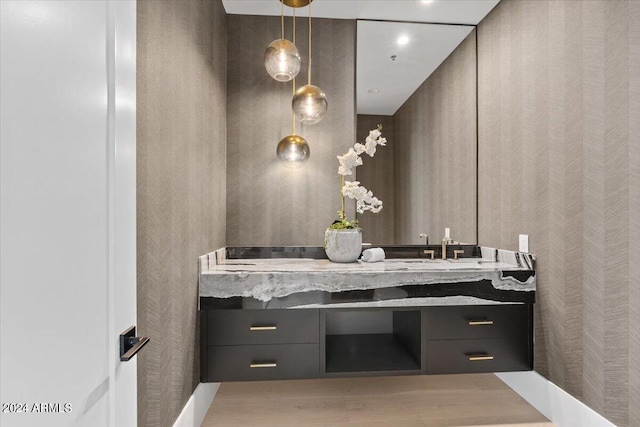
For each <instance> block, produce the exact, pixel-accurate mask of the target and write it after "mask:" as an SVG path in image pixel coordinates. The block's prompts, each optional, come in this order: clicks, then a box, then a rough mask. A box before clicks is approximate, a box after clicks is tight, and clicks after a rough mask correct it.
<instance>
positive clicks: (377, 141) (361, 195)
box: [337, 125, 387, 228]
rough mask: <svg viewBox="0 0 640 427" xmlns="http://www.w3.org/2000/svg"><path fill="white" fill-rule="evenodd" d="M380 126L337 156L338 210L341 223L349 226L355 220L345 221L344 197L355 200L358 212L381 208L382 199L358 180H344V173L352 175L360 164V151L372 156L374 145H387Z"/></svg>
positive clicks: (353, 225)
mask: <svg viewBox="0 0 640 427" xmlns="http://www.w3.org/2000/svg"><path fill="white" fill-rule="evenodd" d="M381 131H382V126H381V125H378V127H377V128H376V129H373V130H371V131H370V132H369V136H367V137H366V139H365V143H364V144H361V143H359V142H356V143H355V144H354V146H353V147H352V148H349V151H347V152H346V153H345V154H343V155H342V156H337V157H338V162H339V163H340V166H339V167H338V174H339V175H341V179H342V187H341V189H340V190H341V193H342V210H340V211H338V214H339V215H340V220H341V221H342V223H343V224H349V228H352V227H355V224H356V223H357V220H353V221H352V222H349V221H347V219H346V215H345V209H344V198H345V197H348V198H349V199H352V200H355V201H356V209H357V211H358V213H364V212H365V211H371V212H372V213H378V212H380V211H381V210H382V200H380V199H378V198H377V197H375V196H374V195H373V193H372V192H371V191H369V190H367V189H366V188H365V187H363V186H361V185H360V182H359V181H345V180H344V177H345V176H346V175H353V172H352V169H353V168H354V167H356V166H360V165H362V158H361V157H360V155H361V154H362V153H367V154H368V155H369V156H371V157H373V155H374V154H375V153H376V146H378V145H380V146H381V147H384V146H385V145H387V139H386V138H382V132H381Z"/></svg>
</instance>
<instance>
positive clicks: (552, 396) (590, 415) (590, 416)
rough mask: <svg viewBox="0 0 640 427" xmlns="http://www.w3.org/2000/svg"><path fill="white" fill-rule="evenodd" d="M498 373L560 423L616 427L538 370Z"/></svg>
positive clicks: (563, 425) (574, 426)
mask: <svg viewBox="0 0 640 427" xmlns="http://www.w3.org/2000/svg"><path fill="white" fill-rule="evenodd" d="M496 376H497V377H498V378H500V379H501V380H502V381H504V382H505V383H506V384H507V385H508V386H509V387H511V388H512V389H513V390H514V391H515V392H516V393H518V394H519V395H520V396H522V398H523V399H524V400H526V401H527V402H529V404H531V406H533V407H534V408H536V409H537V410H538V411H540V413H541V414H542V415H544V416H545V417H547V418H549V421H551V422H552V423H554V424H555V425H556V426H558V427H615V424H612V423H611V422H610V421H608V420H607V419H606V418H604V417H603V416H602V415H600V414H598V413H597V412H596V411H594V410H593V409H591V408H589V407H588V406H587V405H585V404H584V403H582V402H580V401H579V400H578V399H576V398H575V397H573V396H571V395H570V394H569V393H567V392H566V391H564V390H562V389H561V388H560V387H558V386H557V385H555V384H554V383H552V382H551V381H549V380H547V379H546V378H545V377H543V376H542V375H540V374H538V373H537V372H535V371H529V372H501V373H496Z"/></svg>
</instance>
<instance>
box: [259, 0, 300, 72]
mask: <svg viewBox="0 0 640 427" xmlns="http://www.w3.org/2000/svg"><path fill="white" fill-rule="evenodd" d="M293 13H294V15H293V20H294V23H295V9H293ZM294 25H295V24H294ZM294 28H295V27H294ZM294 38H295V29H294ZM300 62H301V61H300V54H299V53H298V48H297V47H296V45H295V44H294V43H292V42H290V41H289V40H287V39H285V38H284V0H281V6H280V38H279V39H278V40H274V41H272V42H271V43H270V44H269V46H268V47H267V50H266V51H265V52H264V67H265V68H266V69H267V73H269V75H270V76H271V77H273V78H274V79H276V80H277V81H279V82H288V81H291V80H293V79H294V78H295V77H296V76H297V75H298V73H299V72H300Z"/></svg>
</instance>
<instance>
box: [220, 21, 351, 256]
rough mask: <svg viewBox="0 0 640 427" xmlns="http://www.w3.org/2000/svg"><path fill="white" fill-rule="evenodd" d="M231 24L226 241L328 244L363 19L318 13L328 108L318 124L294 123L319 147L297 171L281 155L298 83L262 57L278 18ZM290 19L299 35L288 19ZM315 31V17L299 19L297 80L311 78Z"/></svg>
mask: <svg viewBox="0 0 640 427" xmlns="http://www.w3.org/2000/svg"><path fill="white" fill-rule="evenodd" d="M228 24H229V25H228V29H229V31H228V49H229V56H228V58H229V63H228V81H227V82H228V87H227V95H228V104H227V129H228V145H227V245H228V246H238V245H250V246H261V245H318V246H320V245H323V243H324V230H325V229H326V228H327V226H329V225H330V224H331V223H332V222H333V221H334V220H335V219H336V217H337V215H336V212H337V211H338V209H340V180H339V176H338V173H337V171H338V161H337V159H336V156H337V155H340V154H343V153H344V152H346V151H347V149H348V148H349V147H350V146H352V145H353V144H354V143H355V141H356V139H355V138H356V135H355V132H356V123H355V109H354V105H355V95H354V85H355V69H354V66H355V28H356V25H355V21H353V20H332V19H314V20H313V25H312V28H313V66H312V71H313V75H312V83H313V84H315V85H317V86H319V87H320V88H322V89H323V90H324V91H325V93H326V95H327V98H328V100H329V109H328V111H327V114H326V116H325V117H324V119H323V121H321V122H320V123H318V124H316V125H309V126H301V125H300V124H299V123H298V124H296V128H297V129H296V131H297V133H298V134H299V135H302V136H303V137H304V138H305V139H306V140H307V141H308V142H309V145H310V147H311V158H310V160H309V161H307V162H306V163H305V164H304V165H302V167H301V168H299V169H289V168H287V167H285V165H284V164H283V163H281V162H279V161H278V159H277V158H276V146H277V145H278V142H279V141H280V140H281V139H282V138H283V137H284V136H286V135H289V134H290V133H291V130H292V129H291V96H292V92H291V91H292V85H291V83H280V82H277V81H275V80H273V79H272V78H271V77H269V75H268V74H267V72H266V71H265V69H264V63H263V56H264V51H265V49H266V47H267V46H268V45H269V43H270V42H271V41H273V40H274V39H277V38H279V37H280V18H279V17H270V16H240V15H229V17H228ZM286 25H287V33H286V34H287V37H288V38H291V19H290V18H288V19H287V20H286ZM307 34H308V26H307V20H306V19H305V18H299V19H298V22H297V40H296V46H297V47H298V50H299V52H300V55H301V56H302V58H303V66H302V69H301V71H300V74H299V76H298V79H296V83H297V87H300V86H302V85H304V84H306V82H307V79H306V71H307V62H308V61H307V59H306V58H307V52H308V49H307V43H308V38H307ZM350 205H351V209H350V212H351V214H350V218H353V213H354V209H353V203H351V204H350Z"/></svg>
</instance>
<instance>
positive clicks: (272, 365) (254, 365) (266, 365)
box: [249, 362, 278, 368]
mask: <svg viewBox="0 0 640 427" xmlns="http://www.w3.org/2000/svg"><path fill="white" fill-rule="evenodd" d="M277 366H278V364H277V363H275V362H269V363H252V364H251V365H249V367H250V368H275V367H277Z"/></svg>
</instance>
